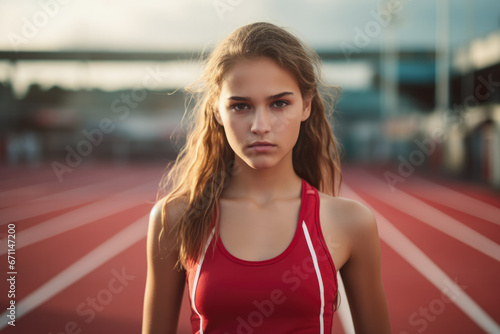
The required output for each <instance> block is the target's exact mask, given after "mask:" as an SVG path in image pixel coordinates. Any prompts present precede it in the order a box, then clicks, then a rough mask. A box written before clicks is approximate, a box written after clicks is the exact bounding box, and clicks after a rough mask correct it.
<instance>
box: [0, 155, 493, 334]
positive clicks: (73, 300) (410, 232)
mask: <svg viewBox="0 0 500 334" xmlns="http://www.w3.org/2000/svg"><path fill="white" fill-rule="evenodd" d="M163 169H164V166H160V165H134V166H129V167H113V166H112V165H106V164H96V165H89V166H83V165H82V166H80V167H78V168H77V169H75V170H74V171H73V173H71V174H65V175H64V181H63V182H59V181H58V180H57V178H56V176H55V174H54V173H53V171H52V170H51V168H50V165H42V166H39V167H36V168H35V167H18V168H15V169H14V168H12V167H7V166H3V167H0V246H1V247H0V268H1V271H2V272H3V275H2V276H3V277H4V279H2V284H1V285H0V289H1V290H0V306H1V312H2V315H1V319H0V333H23V334H27V333H30V334H31V333H44V334H48V333H52V334H56V333H57V334H59V333H123V334H125V333H134V334H135V333H140V329H141V317H142V303H143V293H144V283H145V277H146V255H145V247H146V239H145V236H146V230H147V217H148V215H149V211H150V209H151V207H152V206H153V203H154V199H155V195H156V187H157V184H158V181H159V180H160V177H161V174H162V171H163ZM385 171H391V172H393V173H397V168H396V167H371V168H368V167H366V166H356V165H344V166H343V172H344V183H343V188H342V191H343V196H344V197H347V198H351V199H355V200H358V201H360V202H362V203H363V204H365V205H367V206H368V207H369V208H370V209H372V211H373V212H374V213H375V215H376V218H377V223H378V230H379V235H380V238H381V248H382V275H383V282H384V287H385V291H386V295H387V300H388V304H389V312H390V316H391V327H392V331H393V333H397V334H409V333H429V334H430V333H467V334H469V333H500V327H499V323H500V293H499V283H500V265H499V260H500V246H499V244H500V226H499V225H500V193H498V192H495V191H493V190H491V189H487V188H485V187H483V186H480V185H477V184H472V183H467V182H465V181H456V180H452V179H447V178H437V177H435V176H428V175H426V174H423V173H422V171H416V173H415V174H413V175H411V176H409V177H407V178H406V180H405V182H404V183H401V184H398V185H397V186H396V187H395V188H394V189H393V190H391V189H390V187H389V186H388V184H387V182H386V181H385V179H384V172H385ZM12 222H15V226H16V227H15V229H16V252H15V260H16V264H15V271H16V272H17V275H16V282H15V290H16V291H15V301H16V316H17V318H16V321H15V325H16V326H15V327H12V326H10V325H8V324H7V321H8V318H7V312H6V307H7V306H8V303H9V301H10V299H9V298H8V296H7V294H8V290H9V285H8V284H7V280H6V277H7V276H10V275H7V272H8V271H10V270H9V268H8V264H7V254H6V253H7V242H6V236H7V233H8V228H7V226H8V224H9V223H12ZM339 277H340V275H339ZM341 282H342V281H341V280H340V278H339V283H340V284H341ZM342 289H343V286H342V285H341V293H343V291H342ZM185 291H187V289H185ZM185 297H187V296H186V295H185ZM341 298H342V299H341V300H342V306H341V308H340V310H339V311H338V312H337V313H336V315H335V319H334V333H353V330H352V323H350V321H349V319H350V314H349V312H348V306H347V305H346V300H347V299H346V297H345V295H342V296H341ZM184 301H185V303H184V304H183V307H182V311H181V319H180V324H179V331H178V333H190V325H189V305H188V300H187V298H185V300H184Z"/></svg>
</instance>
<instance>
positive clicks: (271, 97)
mask: <svg viewBox="0 0 500 334" xmlns="http://www.w3.org/2000/svg"><path fill="white" fill-rule="evenodd" d="M288 95H293V93H292V92H283V93H279V94H276V95H271V96H268V97H267V98H266V100H274V99H279V98H281V97H283V96H288ZM228 100H235V101H250V100H251V99H250V98H249V97H243V96H230V97H229V98H228Z"/></svg>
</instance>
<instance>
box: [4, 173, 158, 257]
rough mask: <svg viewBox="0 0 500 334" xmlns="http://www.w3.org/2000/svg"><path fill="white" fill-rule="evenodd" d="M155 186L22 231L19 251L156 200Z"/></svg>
mask: <svg viewBox="0 0 500 334" xmlns="http://www.w3.org/2000/svg"><path fill="white" fill-rule="evenodd" d="M155 187H157V182H150V183H146V184H144V185H141V186H138V187H135V188H132V189H129V190H127V191H124V192H121V193H118V194H116V195H114V196H112V197H109V198H105V199H103V200H101V201H98V202H94V203H91V204H89V205H85V206H82V207H80V208H78V209H75V210H72V211H70V212H67V213H64V214H62V215H60V216H57V217H54V218H52V219H49V220H47V221H45V222H43V223H40V224H37V225H35V226H33V227H30V228H27V229H25V230H22V231H19V232H17V235H16V240H17V242H16V250H18V249H21V248H23V247H26V246H28V245H31V244H34V243H36V242H39V241H42V240H45V239H47V238H50V237H53V236H55V235H58V234H61V233H63V232H66V231H69V230H72V229H75V228H77V227H80V226H83V225H85V224H89V223H91V222H94V221H96V220H98V219H102V218H105V217H109V216H111V215H114V214H116V213H119V212H121V211H123V210H124V209H127V208H131V207H134V206H137V205H139V204H142V203H145V202H146V200H147V199H149V198H151V197H154V196H153V191H154V189H155ZM152 204H153V203H152ZM6 253H7V247H6V246H5V247H2V249H0V255H3V254H6Z"/></svg>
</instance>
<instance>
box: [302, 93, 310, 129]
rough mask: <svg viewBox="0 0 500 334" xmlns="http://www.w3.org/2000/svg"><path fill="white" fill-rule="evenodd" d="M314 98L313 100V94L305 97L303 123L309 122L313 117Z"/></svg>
mask: <svg viewBox="0 0 500 334" xmlns="http://www.w3.org/2000/svg"><path fill="white" fill-rule="evenodd" d="M312 98H313V95H312V94H308V95H306V96H304V101H303V108H302V117H301V119H300V120H301V121H302V122H303V121H305V120H307V119H308V118H309V116H310V115H311V104H312Z"/></svg>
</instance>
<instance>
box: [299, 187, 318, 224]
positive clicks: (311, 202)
mask: <svg viewBox="0 0 500 334" xmlns="http://www.w3.org/2000/svg"><path fill="white" fill-rule="evenodd" d="M302 184H303V186H304V187H305V188H304V191H303V193H304V196H303V197H302V201H303V203H302V204H301V205H304V208H305V210H304V214H303V217H302V221H300V224H301V225H302V223H303V222H305V224H306V225H307V227H308V228H309V230H313V229H316V219H317V217H316V211H317V210H316V209H317V205H318V202H317V198H318V191H317V189H316V188H314V187H313V186H312V185H310V184H309V183H308V182H307V181H306V180H304V179H303V183H302Z"/></svg>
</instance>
